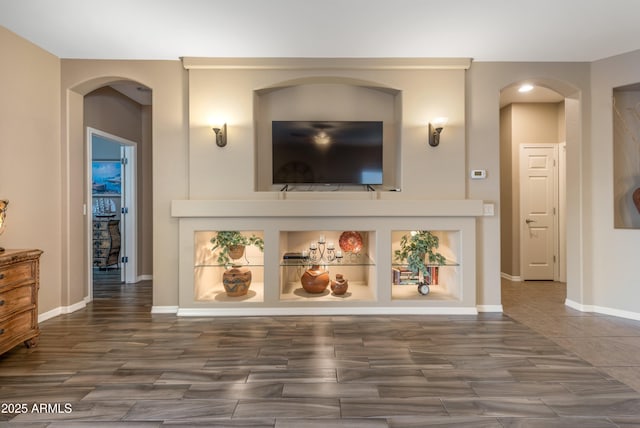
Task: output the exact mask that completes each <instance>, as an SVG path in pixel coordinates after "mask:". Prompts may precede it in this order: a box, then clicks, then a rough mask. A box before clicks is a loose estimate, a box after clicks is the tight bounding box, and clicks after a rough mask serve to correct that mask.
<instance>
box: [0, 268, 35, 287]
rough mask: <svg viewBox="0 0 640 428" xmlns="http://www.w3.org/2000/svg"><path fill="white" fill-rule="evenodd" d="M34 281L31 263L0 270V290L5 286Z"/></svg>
mask: <svg viewBox="0 0 640 428" xmlns="http://www.w3.org/2000/svg"><path fill="white" fill-rule="evenodd" d="M34 279H35V278H34V269H33V262H24V263H18V264H15V265H13V266H7V267H3V268H0V289H1V288H2V287H4V286H5V285H10V284H15V283H17V282H22V281H32V280H34Z"/></svg>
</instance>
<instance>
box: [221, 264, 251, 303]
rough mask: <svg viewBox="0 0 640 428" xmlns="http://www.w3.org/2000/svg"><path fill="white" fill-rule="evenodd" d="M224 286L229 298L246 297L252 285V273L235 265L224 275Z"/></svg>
mask: <svg viewBox="0 0 640 428" xmlns="http://www.w3.org/2000/svg"><path fill="white" fill-rule="evenodd" d="M222 285H224V290H225V291H226V292H227V296H230V297H238V296H244V295H245V294H247V292H248V291H249V286H250V285H251V271H250V270H249V268H244V267H242V266H239V265H233V266H232V267H231V269H229V270H226V271H224V273H223V274H222Z"/></svg>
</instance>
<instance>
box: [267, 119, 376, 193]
mask: <svg viewBox="0 0 640 428" xmlns="http://www.w3.org/2000/svg"><path fill="white" fill-rule="evenodd" d="M272 144H273V152H272V153H273V184H292V183H306V184H382V122H381V121H355V122H354V121H351V122H345V121H273V122H272Z"/></svg>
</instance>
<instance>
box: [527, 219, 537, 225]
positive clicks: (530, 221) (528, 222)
mask: <svg viewBox="0 0 640 428" xmlns="http://www.w3.org/2000/svg"><path fill="white" fill-rule="evenodd" d="M535 222H536V221H535V220H530V219H526V220H525V223H527V224H531V223H535Z"/></svg>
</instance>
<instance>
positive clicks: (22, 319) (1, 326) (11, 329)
mask: <svg viewBox="0 0 640 428" xmlns="http://www.w3.org/2000/svg"><path fill="white" fill-rule="evenodd" d="M32 312H33V311H25V312H22V313H20V314H17V315H16V316H14V317H12V318H9V319H8V320H5V321H1V322H0V348H1V347H2V345H3V344H4V343H5V342H9V341H11V340H12V339H14V338H16V337H20V336H21V335H25V334H27V333H29V331H32V330H34V328H35V326H34V325H33V313H32Z"/></svg>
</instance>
